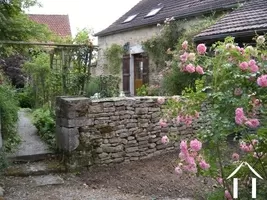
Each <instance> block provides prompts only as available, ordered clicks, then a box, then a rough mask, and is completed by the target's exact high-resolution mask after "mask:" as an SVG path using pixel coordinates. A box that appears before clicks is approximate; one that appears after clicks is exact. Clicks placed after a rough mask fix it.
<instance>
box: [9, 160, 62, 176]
mask: <svg viewBox="0 0 267 200" xmlns="http://www.w3.org/2000/svg"><path fill="white" fill-rule="evenodd" d="M64 172H67V169H66V167H65V165H64V163H61V162H60V161H59V160H55V159H53V160H43V161H39V162H28V163H13V165H11V166H9V167H8V168H7V169H6V170H5V172H4V174H5V175H6V176H22V177H23V176H38V175H48V174H50V173H64Z"/></svg>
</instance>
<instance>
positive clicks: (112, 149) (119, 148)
mask: <svg viewBox="0 0 267 200" xmlns="http://www.w3.org/2000/svg"><path fill="white" fill-rule="evenodd" d="M101 147H102V149H103V152H107V153H117V152H120V151H122V150H123V146H122V145H118V146H115V147H111V146H101Z"/></svg>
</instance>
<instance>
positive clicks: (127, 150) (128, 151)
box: [125, 147, 138, 153]
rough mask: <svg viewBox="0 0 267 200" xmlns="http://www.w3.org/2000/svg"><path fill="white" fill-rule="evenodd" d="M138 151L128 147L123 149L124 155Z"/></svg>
mask: <svg viewBox="0 0 267 200" xmlns="http://www.w3.org/2000/svg"><path fill="white" fill-rule="evenodd" d="M135 151H138V147H129V148H126V149H125V152H126V153H131V152H135Z"/></svg>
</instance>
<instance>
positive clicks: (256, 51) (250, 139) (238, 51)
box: [161, 36, 267, 199]
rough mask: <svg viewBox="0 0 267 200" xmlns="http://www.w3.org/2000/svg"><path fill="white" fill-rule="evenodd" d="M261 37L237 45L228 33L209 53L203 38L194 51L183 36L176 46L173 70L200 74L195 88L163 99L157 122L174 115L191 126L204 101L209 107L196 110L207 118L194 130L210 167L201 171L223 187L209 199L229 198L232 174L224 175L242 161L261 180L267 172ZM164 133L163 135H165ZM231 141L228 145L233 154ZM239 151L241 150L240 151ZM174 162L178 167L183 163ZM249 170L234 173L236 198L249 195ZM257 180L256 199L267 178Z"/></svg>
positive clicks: (266, 61)
mask: <svg viewBox="0 0 267 200" xmlns="http://www.w3.org/2000/svg"><path fill="white" fill-rule="evenodd" d="M265 39H266V38H265V37H264V36H259V37H257V40H256V41H257V46H256V47H252V46H246V47H245V48H241V47H239V46H238V45H237V44H236V43H235V42H234V39H233V38H226V39H225V41H224V42H217V43H215V44H214V45H213V46H212V48H211V51H213V52H214V56H212V57H210V56H207V53H206V50H207V48H206V46H205V45H204V44H199V45H198V46H197V51H196V52H195V50H194V49H195V48H190V47H189V46H188V45H187V43H186V42H185V43H183V49H182V51H180V52H179V53H180V55H183V56H182V57H180V56H179V58H180V59H181V62H180V64H179V66H178V69H177V70H181V71H182V72H183V73H191V74H193V73H198V74H199V75H201V76H202V79H201V80H197V81H196V87H195V88H192V87H191V88H190V87H188V88H186V89H185V91H183V93H182V97H181V98H180V99H178V100H177V99H176V100H169V101H168V102H167V104H166V107H165V108H166V109H167V110H166V113H165V115H164V117H165V119H164V120H163V119H162V120H161V125H164V126H166V121H167V120H172V119H173V118H175V120H176V121H177V123H185V124H186V125H187V126H190V125H191V124H192V122H193V120H194V119H196V118H197V117H199V115H198V113H199V112H200V111H201V107H202V106H203V105H208V110H207V111H205V113H204V114H203V115H200V120H201V121H205V122H207V124H206V125H205V126H204V127H202V128H200V129H199V130H198V138H199V139H200V140H201V141H202V143H204V144H205V148H204V155H203V156H202V158H199V159H203V158H205V160H206V161H207V162H208V163H209V164H208V166H209V170H206V171H200V172H199V173H200V174H201V175H204V176H210V177H212V178H214V179H215V180H217V181H218V179H221V181H218V187H219V188H221V189H222V190H219V191H216V194H214V195H215V196H216V197H214V198H212V196H213V195H210V197H209V199H223V198H224V195H225V198H227V199H232V198H231V196H232V185H231V184H232V179H229V180H227V179H226V177H228V176H229V175H230V174H231V173H232V172H233V171H234V170H235V169H236V168H237V167H238V166H239V165H240V164H241V163H242V162H244V161H245V162H247V163H249V164H250V165H251V166H253V168H254V169H255V170H256V171H258V172H259V174H260V175H261V176H262V177H263V179H264V180H266V178H267V172H266V169H267V165H266V163H267V162H266V161H267V160H266V159H267V156H266V155H267V137H266V133H267V132H266V117H267V116H266V114H267V112H266V105H267V96H266V87H267V80H266V79H267V78H266V77H267V75H266V73H267V70H266V67H267V46H266V42H265ZM189 53H191V54H190V55H191V57H190V56H189ZM192 53H193V54H192ZM192 55H194V56H192ZM203 112H204V111H203ZM177 113H178V116H177ZM196 116H197V117H196ZM231 138H232V139H231ZM164 139H165V141H166V137H165V138H164ZM190 145H191V143H190ZM190 147H191V146H190ZM229 147H232V148H231V150H232V153H233V155H232V158H231V156H229V153H231V152H229V151H230V149H229ZM191 148H192V147H191ZM239 149H240V150H239ZM240 151H242V154H241V153H240V154H239V152H240ZM181 156H182V155H181ZM181 156H180V159H182V158H181ZM196 160H197V158H196ZM206 161H205V162H206ZM193 164H194V163H193ZM177 167H179V169H182V168H183V165H179V166H177ZM179 172H180V171H179ZM250 175H251V173H250V171H249V169H248V168H245V167H243V168H241V170H240V171H239V172H238V173H237V175H236V177H238V178H240V180H241V179H242V182H240V184H239V196H240V197H239V198H240V199H245V198H247V197H248V196H251V194H250V192H251V191H250V187H251V185H250V184H251V183H250V182H251V181H249V180H250ZM257 184H258V188H257V189H258V196H257V199H265V198H266V195H267V193H266V188H267V185H266V182H265V181H261V180H259V181H258V183H257ZM224 191H226V193H225V194H224ZM218 192H219V193H220V194H219V193H218Z"/></svg>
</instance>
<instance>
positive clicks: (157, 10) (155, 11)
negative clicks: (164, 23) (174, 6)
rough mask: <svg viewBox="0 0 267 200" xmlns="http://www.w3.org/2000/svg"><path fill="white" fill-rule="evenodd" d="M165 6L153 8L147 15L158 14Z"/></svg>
mask: <svg viewBox="0 0 267 200" xmlns="http://www.w3.org/2000/svg"><path fill="white" fill-rule="evenodd" d="M162 8H163V7H160V8H154V9H152V10H151V11H150V12H149V13H148V14H147V15H146V16H145V17H152V16H154V15H156V14H157V13H158V12H159V11H160V10H161V9H162Z"/></svg>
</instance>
